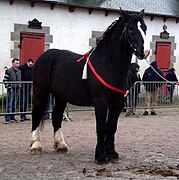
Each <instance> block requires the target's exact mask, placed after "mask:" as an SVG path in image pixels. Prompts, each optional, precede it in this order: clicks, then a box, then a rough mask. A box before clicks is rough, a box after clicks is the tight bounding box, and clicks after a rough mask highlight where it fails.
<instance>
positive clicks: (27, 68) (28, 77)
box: [19, 59, 34, 121]
mask: <svg viewBox="0 0 179 180" xmlns="http://www.w3.org/2000/svg"><path fill="white" fill-rule="evenodd" d="M33 65H34V61H33V60H32V59H28V60H27V62H26V63H25V64H23V65H21V66H20V67H19V70H20V71H21V81H24V82H23V83H22V88H21V92H20V93H21V96H20V112H23V114H21V116H20V117H21V120H20V121H26V120H30V119H29V118H27V117H26V114H25V112H26V110H27V103H28V100H29V95H30V91H31V81H32V67H33Z"/></svg>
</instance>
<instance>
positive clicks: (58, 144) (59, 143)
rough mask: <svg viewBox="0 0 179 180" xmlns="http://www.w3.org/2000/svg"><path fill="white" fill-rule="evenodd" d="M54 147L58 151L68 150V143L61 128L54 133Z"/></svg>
mask: <svg viewBox="0 0 179 180" xmlns="http://www.w3.org/2000/svg"><path fill="white" fill-rule="evenodd" d="M54 148H55V150H57V151H64V152H68V145H67V144H66V143H65V140H64V137H63V133H62V130H61V128H60V129H59V130H58V131H57V132H55V134H54Z"/></svg>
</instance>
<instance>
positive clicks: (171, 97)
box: [125, 81, 179, 109]
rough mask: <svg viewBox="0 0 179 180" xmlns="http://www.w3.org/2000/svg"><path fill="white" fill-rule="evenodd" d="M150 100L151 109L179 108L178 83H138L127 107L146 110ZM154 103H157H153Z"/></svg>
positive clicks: (129, 97) (132, 90)
mask: <svg viewBox="0 0 179 180" xmlns="http://www.w3.org/2000/svg"><path fill="white" fill-rule="evenodd" d="M139 92H140V93H139ZM148 96H149V97H148ZM152 96H154V97H152ZM155 96H156V97H155ZM147 97H148V99H147ZM155 98H156V99H155ZM149 100H150V101H151V103H150V107H149V108H178V107H179V86H178V82H172V83H169V82H166V81H158V82H156V81H155V82H146V81H138V82H136V83H135V84H134V86H133V87H131V89H130V94H129V96H128V97H127V100H126V105H125V107H126V108H132V109H134V108H137V109H144V108H145V107H146V106H147V103H148V101H149ZM152 101H156V103H153V102H152Z"/></svg>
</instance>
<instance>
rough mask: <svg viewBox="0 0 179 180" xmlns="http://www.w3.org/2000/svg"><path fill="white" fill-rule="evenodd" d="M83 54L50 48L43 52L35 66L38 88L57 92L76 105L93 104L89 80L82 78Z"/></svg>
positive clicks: (34, 80) (34, 77)
mask: <svg viewBox="0 0 179 180" xmlns="http://www.w3.org/2000/svg"><path fill="white" fill-rule="evenodd" d="M80 57H81V55H79V54H76V53H73V52H71V51H67V50H58V49H50V50H48V51H46V52H45V53H43V54H42V55H41V56H40V57H39V58H38V60H37V62H36V63H35V65H34V68H33V83H34V86H35V87H36V89H37V90H39V91H48V92H49V93H54V94H57V95H58V97H60V98H61V99H63V100H65V101H67V102H70V103H72V104H76V105H92V102H91V96H90V92H89V86H88V80H82V71H83V65H84V63H78V62H77V60H78V59H79V58H80Z"/></svg>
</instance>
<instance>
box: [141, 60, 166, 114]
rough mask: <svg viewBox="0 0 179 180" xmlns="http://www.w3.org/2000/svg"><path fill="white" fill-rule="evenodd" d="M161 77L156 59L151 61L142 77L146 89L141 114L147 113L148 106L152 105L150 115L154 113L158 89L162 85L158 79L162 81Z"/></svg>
mask: <svg viewBox="0 0 179 180" xmlns="http://www.w3.org/2000/svg"><path fill="white" fill-rule="evenodd" d="M162 77H163V73H162V71H161V70H160V69H159V68H158V66H157V61H153V62H152V63H151V64H150V67H149V68H147V69H146V70H145V72H144V75H143V77H142V81H144V86H145V89H146V98H145V104H146V108H145V112H144V114H143V115H148V113H149V108H150V106H152V108H151V115H156V110H155V107H156V105H157V98H158V89H159V87H161V86H162V83H159V82H158V81H163V78H162ZM155 82H156V83H155Z"/></svg>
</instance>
